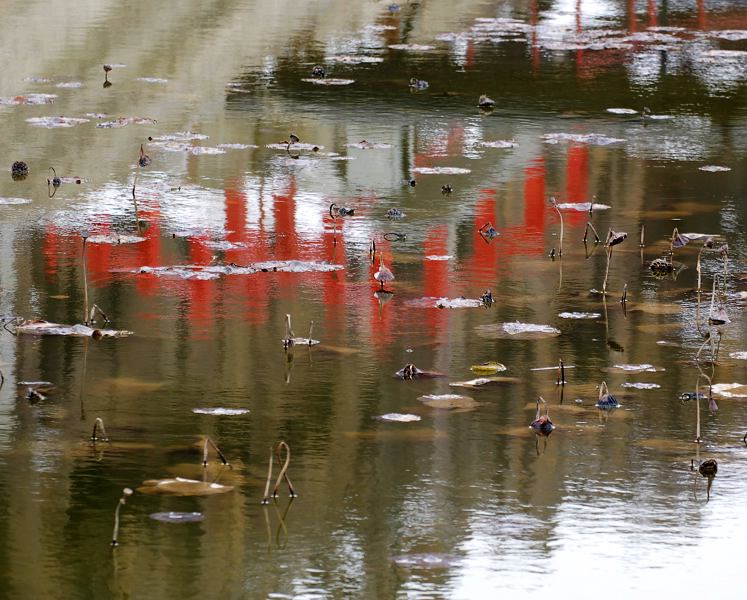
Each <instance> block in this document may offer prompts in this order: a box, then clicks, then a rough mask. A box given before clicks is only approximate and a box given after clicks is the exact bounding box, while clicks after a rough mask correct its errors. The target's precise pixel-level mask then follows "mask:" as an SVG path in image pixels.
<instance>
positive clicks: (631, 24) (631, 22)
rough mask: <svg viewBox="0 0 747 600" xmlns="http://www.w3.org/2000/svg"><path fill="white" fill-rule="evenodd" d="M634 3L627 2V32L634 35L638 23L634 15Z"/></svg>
mask: <svg viewBox="0 0 747 600" xmlns="http://www.w3.org/2000/svg"><path fill="white" fill-rule="evenodd" d="M635 1H636V0H628V4H627V6H628V31H629V32H630V33H635V32H636V31H637V30H638V21H637V20H636V14H635Z"/></svg>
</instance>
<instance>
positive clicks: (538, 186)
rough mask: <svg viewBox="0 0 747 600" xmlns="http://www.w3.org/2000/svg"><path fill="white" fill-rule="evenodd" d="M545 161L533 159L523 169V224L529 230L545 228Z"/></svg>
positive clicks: (534, 230)
mask: <svg viewBox="0 0 747 600" xmlns="http://www.w3.org/2000/svg"><path fill="white" fill-rule="evenodd" d="M545 176H546V173H545V161H544V159H542V158H536V159H534V160H533V161H532V162H531V164H530V166H528V167H527V168H526V169H524V225H525V226H526V228H527V229H528V230H529V231H531V232H539V233H542V232H544V230H545V210H546V208H547V201H546V200H545Z"/></svg>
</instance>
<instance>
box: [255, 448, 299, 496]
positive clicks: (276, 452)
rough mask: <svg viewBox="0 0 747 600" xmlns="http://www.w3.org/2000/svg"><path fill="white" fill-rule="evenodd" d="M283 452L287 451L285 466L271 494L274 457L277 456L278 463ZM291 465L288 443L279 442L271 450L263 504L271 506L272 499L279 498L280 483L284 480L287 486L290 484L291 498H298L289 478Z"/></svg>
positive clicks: (281, 469)
mask: <svg viewBox="0 0 747 600" xmlns="http://www.w3.org/2000/svg"><path fill="white" fill-rule="evenodd" d="M281 450H285V461H284V462H283V466H282V467H281V468H280V472H279V473H278V476H277V479H276V480H275V485H274V487H273V490H272V494H270V481H271V480H272V471H273V469H272V464H273V455H277V459H278V462H280V460H281V458H282V457H281ZM289 464H290V447H289V446H288V444H287V443H285V442H284V441H282V440H281V441H279V442H278V443H277V445H276V446H275V448H274V449H273V448H270V461H269V465H268V467H267V481H266V482H265V493H264V497H263V498H262V504H269V503H270V497H272V498H277V496H278V489H280V483H281V482H282V480H283V479H285V482H286V484H288V492H289V493H290V497H291V498H295V497H296V496H298V494H297V493H296V491H295V489H294V488H293V484H292V483H291V480H290V478H289V477H288V465H289Z"/></svg>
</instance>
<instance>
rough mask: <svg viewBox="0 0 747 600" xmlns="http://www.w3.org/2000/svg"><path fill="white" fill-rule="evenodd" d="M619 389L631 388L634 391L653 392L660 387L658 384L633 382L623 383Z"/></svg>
mask: <svg viewBox="0 0 747 600" xmlns="http://www.w3.org/2000/svg"><path fill="white" fill-rule="evenodd" d="M621 387H624V388H633V389H636V390H655V389H658V388H660V387H661V386H660V385H659V384H658V383H642V382H641V383H639V382H636V383H633V382H627V381H626V382H625V383H623V384H622V385H621Z"/></svg>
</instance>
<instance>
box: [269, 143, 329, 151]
mask: <svg viewBox="0 0 747 600" xmlns="http://www.w3.org/2000/svg"><path fill="white" fill-rule="evenodd" d="M265 148H269V149H271V150H289V149H290V150H314V148H316V149H317V150H321V149H323V148H324V146H319V145H316V144H307V143H305V142H296V143H295V144H291V145H290V148H288V143H287V142H286V143H283V144H267V145H266V146H265Z"/></svg>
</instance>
